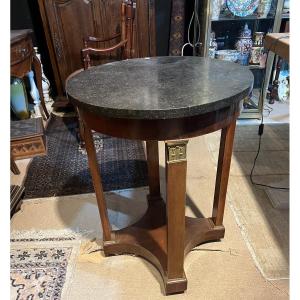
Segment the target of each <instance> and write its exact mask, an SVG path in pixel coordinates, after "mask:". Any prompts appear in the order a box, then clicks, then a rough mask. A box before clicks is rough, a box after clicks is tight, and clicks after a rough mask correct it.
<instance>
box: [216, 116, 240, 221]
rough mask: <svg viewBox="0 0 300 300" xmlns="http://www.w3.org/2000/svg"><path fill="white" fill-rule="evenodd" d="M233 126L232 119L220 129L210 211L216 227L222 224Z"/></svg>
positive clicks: (234, 121) (234, 123)
mask: <svg viewBox="0 0 300 300" xmlns="http://www.w3.org/2000/svg"><path fill="white" fill-rule="evenodd" d="M235 126H236V120H235V119H234V120H233V121H232V122H231V123H230V124H229V125H228V126H227V127H225V128H223V129H222V133H221V140H220V150H219V159H218V169H217V176H216V185H215V195H214V205H213V211H212V220H213V222H214V224H215V225H216V226H220V225H222V223H223V215H224V208H225V200H226V192H227V185H228V178H229V171H230V163H231V155H232V148H233V140H234V132H235Z"/></svg>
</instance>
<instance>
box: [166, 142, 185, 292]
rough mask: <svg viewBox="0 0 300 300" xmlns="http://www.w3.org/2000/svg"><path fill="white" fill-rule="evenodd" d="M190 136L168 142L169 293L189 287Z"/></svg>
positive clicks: (167, 289)
mask: <svg viewBox="0 0 300 300" xmlns="http://www.w3.org/2000/svg"><path fill="white" fill-rule="evenodd" d="M187 142H188V141H187V140H184V141H183V140H178V141H167V142H166V144H165V145H166V181H167V280H166V293H167V294H170V293H176V292H183V291H184V290H185V289H186V287H187V280H186V277H185V273H184V269H183V263H184V249H185V200H186V169H187V162H186V145H187Z"/></svg>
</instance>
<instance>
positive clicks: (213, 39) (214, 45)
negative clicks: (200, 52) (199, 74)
mask: <svg viewBox="0 0 300 300" xmlns="http://www.w3.org/2000/svg"><path fill="white" fill-rule="evenodd" d="M217 49H218V44H217V41H216V35H215V33H214V32H212V33H211V37H210V41H209V48H208V56H209V57H210V58H215V55H216V51H217Z"/></svg>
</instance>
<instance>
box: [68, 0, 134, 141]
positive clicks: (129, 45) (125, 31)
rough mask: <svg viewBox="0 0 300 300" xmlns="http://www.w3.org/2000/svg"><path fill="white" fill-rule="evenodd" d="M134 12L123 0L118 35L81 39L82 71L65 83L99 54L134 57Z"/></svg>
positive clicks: (82, 139)
mask: <svg viewBox="0 0 300 300" xmlns="http://www.w3.org/2000/svg"><path fill="white" fill-rule="evenodd" d="M135 10H136V2H135V1H131V0H123V1H122V3H121V30H120V33H116V34H115V35H113V36H112V37H109V38H98V37H93V36H88V37H85V38H84V39H83V44H84V48H83V49H82V50H81V57H82V64H83V69H80V70H77V71H75V72H74V73H72V74H71V75H69V76H68V78H67V79H66V82H67V81H68V80H69V79H70V78H71V77H73V76H74V75H75V74H78V73H79V72H81V71H83V70H86V69H88V68H90V67H92V64H91V62H92V60H93V58H94V57H97V56H101V54H102V55H103V54H106V53H112V52H114V51H118V50H119V51H120V59H121V60H123V59H128V58H133V57H134V55H135V51H134V44H135V41H134V36H135V35H134V33H135V24H134V18H135ZM117 39H120V41H119V42H118V43H117V44H115V45H114V46H110V47H108V48H99V47H92V46H91V45H95V44H99V43H107V42H111V41H113V40H117ZM77 113H78V112H77ZM78 121H79V141H80V145H81V146H82V147H84V135H83V134H84V132H83V130H84V128H83V124H82V122H81V120H80V116H79V114H78Z"/></svg>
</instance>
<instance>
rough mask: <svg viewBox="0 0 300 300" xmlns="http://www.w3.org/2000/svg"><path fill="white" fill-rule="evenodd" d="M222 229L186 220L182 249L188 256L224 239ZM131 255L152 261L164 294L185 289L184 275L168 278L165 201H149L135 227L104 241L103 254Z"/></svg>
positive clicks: (208, 221) (199, 220)
mask: <svg viewBox="0 0 300 300" xmlns="http://www.w3.org/2000/svg"><path fill="white" fill-rule="evenodd" d="M224 233H225V229H224V227H223V226H215V225H214V223H213V222H212V220H211V219H209V218H190V217H185V249H184V254H185V255H187V254H188V253H189V252H190V251H191V249H192V248H194V247H195V246H197V245H199V244H201V243H205V242H208V241H214V240H219V239H221V238H223V237H224ZM125 253H128V254H134V255H137V256H141V257H143V258H145V259H146V260H148V261H149V262H151V263H152V264H153V265H154V266H155V267H156V268H157V269H158V271H159V272H160V274H161V276H162V279H163V282H164V286H165V291H166V294H173V293H180V292H184V291H185V290H186V289H187V279H186V276H185V274H183V276H182V277H181V278H175V279H174V278H172V279H169V278H168V270H167V220H166V206H165V203H164V201H163V200H162V199H161V200H160V201H157V200H156V201H151V202H149V207H148V210H147V212H146V213H145V215H144V216H143V217H142V218H141V219H140V220H139V221H138V222H137V223H135V224H133V225H131V226H129V227H127V228H124V229H121V230H117V231H112V240H111V241H105V242H104V254H105V255H106V256H108V255H118V254H125Z"/></svg>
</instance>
